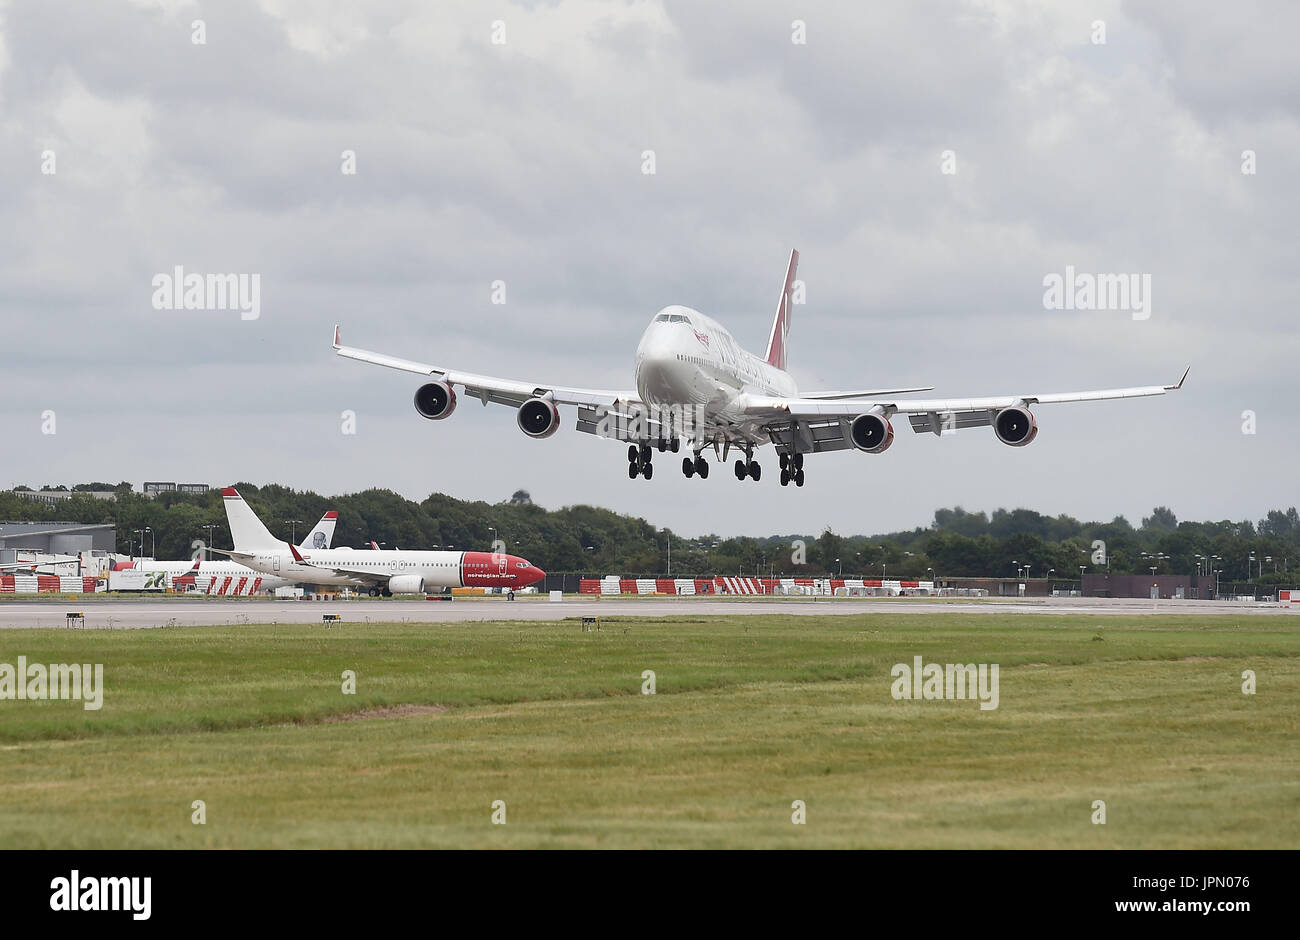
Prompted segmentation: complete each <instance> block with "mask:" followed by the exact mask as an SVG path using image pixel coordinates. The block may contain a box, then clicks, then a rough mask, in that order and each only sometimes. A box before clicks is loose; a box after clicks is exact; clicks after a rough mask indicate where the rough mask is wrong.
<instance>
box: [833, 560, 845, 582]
mask: <svg viewBox="0 0 1300 940" xmlns="http://www.w3.org/2000/svg"><path fill="white" fill-rule="evenodd" d="M835 561H836V562H837V563H838V564H839V566H840V577H841V578H842V577H844V562H842V561H840V560H839V559H838V558H836V559H835Z"/></svg>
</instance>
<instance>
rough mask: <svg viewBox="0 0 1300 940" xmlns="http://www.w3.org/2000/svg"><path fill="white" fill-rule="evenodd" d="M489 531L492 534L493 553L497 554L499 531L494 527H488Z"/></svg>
mask: <svg viewBox="0 0 1300 940" xmlns="http://www.w3.org/2000/svg"><path fill="white" fill-rule="evenodd" d="M488 531H489V532H491V533H492V551H493V553H494V554H495V553H496V550H497V530H496V529H495V528H493V527H492V526H488Z"/></svg>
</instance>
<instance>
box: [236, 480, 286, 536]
mask: <svg viewBox="0 0 1300 940" xmlns="http://www.w3.org/2000/svg"><path fill="white" fill-rule="evenodd" d="M221 496H222V500H223V501H224V502H225V504H226V521H227V522H229V523H230V537H231V539H232V540H233V541H234V543H235V551H237V552H257V551H262V550H265V549H268V548H271V549H283V548H284V542H282V541H281V540H280V539H277V538H276V537H275V536H274V535H272V534H271V533H270V531H269V530H268V529H267V528H266V526H264V525H262V520H261V519H259V518H257V513H255V512H253V507H252V506H250V505H248V503H246V502H244V497H242V496H240V495H239V492H238V491H237V490H236V489H235V488H234V487H233V486H227V487H226V488H225V489H223V490H222V491H221Z"/></svg>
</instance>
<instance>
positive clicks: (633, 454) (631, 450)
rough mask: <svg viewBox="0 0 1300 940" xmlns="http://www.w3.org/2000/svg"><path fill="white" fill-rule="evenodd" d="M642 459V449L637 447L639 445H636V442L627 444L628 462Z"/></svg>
mask: <svg viewBox="0 0 1300 940" xmlns="http://www.w3.org/2000/svg"><path fill="white" fill-rule="evenodd" d="M640 459H641V451H639V450H638V449H637V446H636V445H635V444H628V445H627V462H628V463H636V462H637V461H638V460H640Z"/></svg>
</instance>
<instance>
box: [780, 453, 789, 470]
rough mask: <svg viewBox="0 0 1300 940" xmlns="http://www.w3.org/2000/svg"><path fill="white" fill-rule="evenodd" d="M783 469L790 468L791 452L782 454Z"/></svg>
mask: <svg viewBox="0 0 1300 940" xmlns="http://www.w3.org/2000/svg"><path fill="white" fill-rule="evenodd" d="M781 469H782V470H789V469H790V455H789V454H782V455H781Z"/></svg>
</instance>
